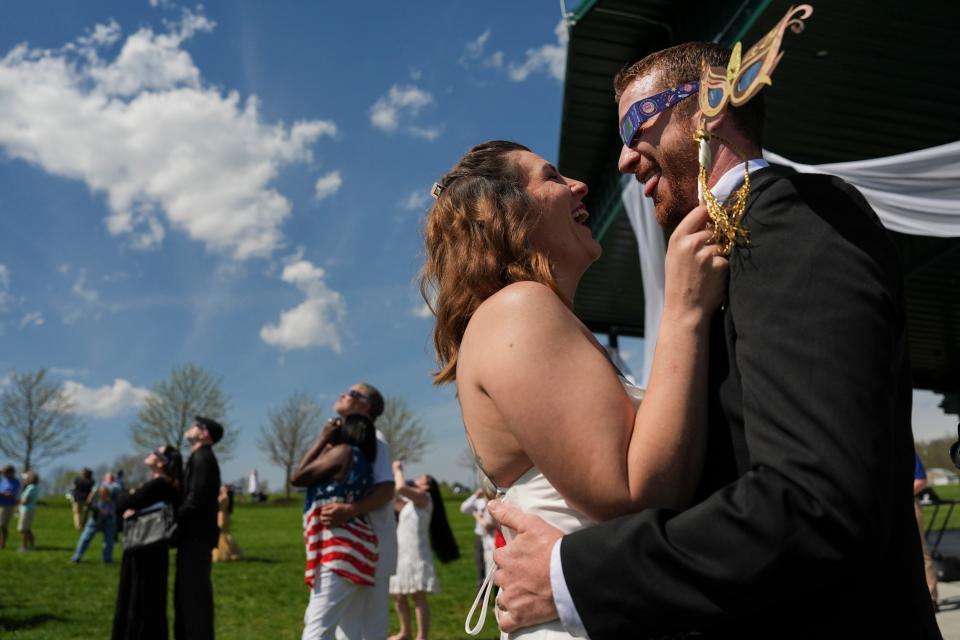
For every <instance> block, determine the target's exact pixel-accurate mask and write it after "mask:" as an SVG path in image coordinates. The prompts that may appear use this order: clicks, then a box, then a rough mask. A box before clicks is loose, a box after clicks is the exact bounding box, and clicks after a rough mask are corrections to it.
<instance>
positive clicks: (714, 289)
mask: <svg viewBox="0 0 960 640" xmlns="http://www.w3.org/2000/svg"><path fill="white" fill-rule="evenodd" d="M709 220H710V218H709V216H708V214H707V208H706V207H704V206H703V205H701V206H698V207H697V208H695V209H693V210H692V211H691V212H690V213H688V214H687V215H686V217H684V219H683V220H681V221H680V224H678V225H677V228H676V229H674V231H673V234H672V235H671V236H670V243H669V245H668V247H667V257H666V263H665V268H664V275H665V283H664V315H667V313H668V312H670V313H672V314H678V315H679V316H681V317H691V318H694V319H695V320H696V321H700V320H702V319H704V318H709V317H710V315H711V314H712V313H713V311H714V310H715V309H716V308H717V307H718V306H720V302H721V301H723V296H724V292H725V291H726V283H727V265H728V261H727V259H726V258H724V257H723V256H721V255H718V254H717V245H715V244H707V243H708V242H709V240H710V236H711V231H710V230H709V229H707V223H708V222H709Z"/></svg>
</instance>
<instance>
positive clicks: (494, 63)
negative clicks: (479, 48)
mask: <svg viewBox="0 0 960 640" xmlns="http://www.w3.org/2000/svg"><path fill="white" fill-rule="evenodd" d="M483 66H485V67H493V68H494V69H502V68H503V51H497V52H495V53H493V54H492V55H491V56H490V57H489V58H487V59H486V60H484V61H483Z"/></svg>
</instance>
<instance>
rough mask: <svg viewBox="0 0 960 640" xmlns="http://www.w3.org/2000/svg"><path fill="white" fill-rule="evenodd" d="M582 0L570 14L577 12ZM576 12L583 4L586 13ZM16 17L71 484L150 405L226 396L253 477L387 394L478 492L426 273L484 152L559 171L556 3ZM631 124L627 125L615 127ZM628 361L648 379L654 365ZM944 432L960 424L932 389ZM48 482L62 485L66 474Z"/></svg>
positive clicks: (7, 264) (88, 5) (11, 119)
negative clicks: (430, 232)
mask: <svg viewBox="0 0 960 640" xmlns="http://www.w3.org/2000/svg"><path fill="white" fill-rule="evenodd" d="M574 4H575V3H570V5H574ZM568 8H570V7H568ZM4 12H5V19H4V20H3V22H2V24H0V193H2V194H3V195H2V198H0V382H2V377H3V376H4V375H5V374H6V373H8V372H9V371H11V370H14V369H15V370H19V371H25V370H31V369H37V368H40V367H46V368H48V369H50V370H51V371H52V373H53V375H54V377H55V378H56V379H57V380H58V381H61V382H62V383H63V384H64V385H66V388H67V389H68V390H69V392H70V393H71V394H72V395H73V396H74V400H75V402H76V406H77V411H78V413H79V414H80V415H81V417H82V418H83V420H84V421H85V423H86V425H87V439H86V443H85V444H84V446H83V447H82V448H80V449H79V450H77V451H76V452H74V453H72V454H70V455H67V456H64V457H63V458H61V459H60V460H58V461H56V462H55V463H51V464H48V465H47V467H48V468H50V467H53V466H56V465H66V466H80V465H91V466H92V465H95V464H97V463H100V462H106V461H109V460H111V459H113V458H114V457H116V456H117V455H120V454H123V453H127V452H129V451H131V450H132V446H131V444H130V440H129V435H128V425H129V423H130V421H131V420H132V418H133V416H134V415H135V412H136V407H137V406H138V405H139V403H140V402H142V400H143V397H144V396H145V394H146V393H147V390H148V389H149V388H150V387H151V386H153V385H154V384H155V383H156V382H158V381H160V380H162V379H164V378H166V377H167V376H168V375H169V373H170V371H171V369H172V368H173V367H175V366H177V365H180V364H183V363H186V362H192V363H195V364H197V365H199V366H201V367H204V368H205V369H207V370H208V371H211V372H213V373H215V374H217V375H220V376H222V378H223V388H224V390H225V391H226V393H227V394H228V395H229V396H230V398H231V410H230V413H229V418H230V422H231V424H232V425H233V426H234V427H235V428H237V429H239V430H240V439H239V443H238V444H239V446H238V451H237V453H236V455H235V457H234V458H233V459H232V460H229V461H226V462H225V463H224V476H225V477H226V478H228V479H234V478H237V477H239V476H241V475H243V474H244V473H246V472H247V471H248V470H249V469H250V468H253V467H256V468H258V469H259V470H260V472H261V476H262V477H266V478H267V479H268V480H269V481H270V483H271V485H272V486H273V487H275V488H278V487H279V486H280V484H281V480H280V479H281V473H280V470H279V469H277V468H275V467H272V466H271V465H270V463H269V462H268V461H267V459H266V457H265V456H264V455H263V454H262V452H261V451H259V450H258V447H257V445H256V440H257V435H258V432H259V429H260V427H261V425H263V424H264V423H265V422H266V416H267V413H268V412H269V411H270V410H271V409H274V408H276V407H277V406H278V405H279V403H281V402H282V401H283V400H284V399H285V398H286V397H287V396H288V395H289V394H290V393H292V392H294V391H298V390H303V391H306V392H308V393H311V394H313V395H314V396H315V397H316V398H317V399H318V401H319V402H320V403H321V404H322V405H323V406H325V407H328V406H330V404H331V403H332V401H333V399H334V397H335V395H336V393H337V392H339V391H340V390H342V389H344V388H346V387H347V386H348V385H349V384H351V383H353V382H356V381H358V380H368V381H370V382H372V383H374V384H376V385H378V386H379V387H380V388H381V389H382V390H383V391H384V392H385V393H386V394H387V395H391V396H399V397H402V398H404V399H405V400H406V401H407V403H408V404H409V406H410V407H411V408H412V409H413V410H414V411H415V412H416V413H417V414H418V415H419V417H420V418H421V420H422V421H423V423H424V425H425V426H426V427H427V428H428V430H429V431H430V432H431V435H432V441H433V446H432V448H431V450H430V452H429V454H428V457H427V460H426V461H425V462H424V463H422V464H419V465H414V466H413V467H412V469H411V472H413V473H419V472H430V473H433V474H434V475H437V476H438V477H440V478H444V479H449V480H455V479H461V480H463V479H466V478H467V477H468V472H467V471H466V470H465V469H464V468H462V467H461V466H460V465H459V463H458V462H457V457H458V456H459V454H460V452H461V451H462V450H463V448H464V439H463V428H462V423H461V421H460V416H459V411H458V409H457V406H456V402H455V400H454V398H453V388H452V387H445V388H440V389H437V388H435V387H433V386H432V385H431V380H430V376H429V371H431V370H432V367H433V366H434V361H433V356H432V348H431V346H430V331H431V321H430V320H429V319H428V318H426V317H425V316H424V313H423V304H422V301H420V299H419V296H418V293H417V290H416V285H415V278H416V273H417V270H418V268H419V266H420V263H421V260H422V248H421V246H422V245H421V237H420V223H421V220H422V217H423V214H424V212H425V210H426V208H427V206H428V205H429V202H430V200H429V195H428V191H429V188H430V185H431V184H432V183H433V181H434V180H436V179H437V177H438V176H439V175H441V174H442V173H443V172H444V171H445V170H446V169H447V168H449V167H450V166H451V165H452V164H453V162H454V161H455V160H456V159H457V158H458V157H459V156H460V155H461V154H462V153H463V151H465V150H466V149H467V148H468V147H469V146H471V145H472V144H475V143H477V142H480V141H482V140H486V139H490V138H507V139H516V140H518V141H521V142H523V143H525V144H527V145H528V146H530V147H531V148H533V149H534V150H536V151H538V152H540V153H541V154H542V155H543V156H544V157H546V158H547V159H548V160H551V161H554V160H555V158H556V152H557V145H558V140H559V123H560V110H561V99H562V91H563V86H562V75H563V68H564V66H563V65H564V60H565V46H564V44H565V41H564V37H563V33H562V29H558V25H559V22H560V12H559V6H558V5H557V3H555V2H549V1H546V0H543V1H541V2H488V3H463V2H433V1H430V2H427V1H424V2H408V3H376V4H373V5H371V4H369V3H367V4H363V3H360V4H357V3H347V2H338V3H334V2H320V1H319V0H318V1H314V2H290V3H282V4H277V3H263V2H206V3H205V4H204V5H203V6H202V7H200V6H195V5H185V4H176V3H174V2H167V1H160V0H153V1H150V2H148V1H147V0H143V1H141V2H136V1H132V0H131V1H124V2H120V1H113V2H108V1H101V2H83V3H81V2H76V3H64V2H50V1H46V0H26V1H20V0H10V1H8V2H5V3H4ZM613 126H614V123H611V127H613ZM626 351H627V353H626V354H625V356H626V359H627V361H628V363H629V364H631V365H632V366H634V368H639V364H640V363H639V362H638V357H639V355H640V353H642V348H641V347H640V346H639V345H638V343H637V342H630V343H628V345H627V347H626ZM915 399H916V404H917V405H918V408H917V410H916V411H915V414H916V418H915V422H916V426H915V431H916V432H917V434H918V436H920V437H935V436H940V435H944V434H946V433H948V432H949V431H950V430H951V429H952V426H953V424H954V423H953V421H952V420H951V419H949V418H947V417H946V416H942V414H941V413H940V412H939V410H938V409H937V408H936V402H937V399H936V398H934V397H933V396H932V395H931V394H920V395H917V396H916V398H915ZM41 471H42V469H41Z"/></svg>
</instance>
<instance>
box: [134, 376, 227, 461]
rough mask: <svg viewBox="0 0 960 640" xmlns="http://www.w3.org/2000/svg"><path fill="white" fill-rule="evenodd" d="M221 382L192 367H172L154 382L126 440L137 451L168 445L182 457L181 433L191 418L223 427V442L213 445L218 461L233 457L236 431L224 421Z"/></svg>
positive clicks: (185, 446)
mask: <svg viewBox="0 0 960 640" xmlns="http://www.w3.org/2000/svg"><path fill="white" fill-rule="evenodd" d="M220 383H221V379H220V378H218V377H215V376H213V375H212V374H210V373H208V372H207V371H205V370H203V369H201V368H200V367H198V366H196V365H193V364H185V365H182V366H180V367H177V368H175V369H174V370H173V371H172V372H171V373H170V377H169V378H168V379H167V380H164V381H162V382H158V383H157V384H156V385H154V387H153V389H151V393H150V395H149V396H148V397H147V400H146V402H144V404H143V407H141V408H140V412H139V413H138V414H137V419H136V420H135V421H134V422H133V424H131V425H130V440H131V441H132V442H133V446H134V447H135V448H136V449H137V450H138V451H149V450H151V449H155V448H157V447H159V446H162V445H165V444H170V445H173V446H175V447H177V448H178V449H180V451H181V452H182V453H184V454H185V455H186V454H188V453H189V451H188V449H189V443H188V442H187V441H186V438H184V433H186V431H187V429H189V428H190V425H191V424H193V418H194V416H204V417H206V418H212V419H214V420H216V421H217V422H219V423H220V424H222V425H223V430H224V434H223V439H222V440H221V441H220V442H218V443H217V446H216V452H217V457H218V458H220V459H221V460H223V459H227V458H229V457H230V456H231V455H232V454H233V447H234V445H235V443H236V440H237V431H236V429H231V428H230V426H229V425H228V424H227V423H226V422H225V416H226V413H227V404H228V402H229V400H228V398H227V397H226V396H225V395H224V393H223V391H222V390H221V389H220Z"/></svg>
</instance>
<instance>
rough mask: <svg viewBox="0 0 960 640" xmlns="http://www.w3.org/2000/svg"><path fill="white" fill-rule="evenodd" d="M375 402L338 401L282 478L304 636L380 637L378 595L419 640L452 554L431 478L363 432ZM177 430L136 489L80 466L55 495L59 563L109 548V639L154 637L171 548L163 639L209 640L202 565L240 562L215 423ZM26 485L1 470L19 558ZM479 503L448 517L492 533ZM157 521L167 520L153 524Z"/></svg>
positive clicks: (486, 553)
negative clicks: (414, 472)
mask: <svg viewBox="0 0 960 640" xmlns="http://www.w3.org/2000/svg"><path fill="white" fill-rule="evenodd" d="M383 407H384V401H383V397H382V395H381V394H380V392H379V391H378V390H377V389H376V388H374V387H373V386H371V385H369V384H366V383H361V384H356V385H353V386H352V387H351V388H350V389H348V390H347V391H345V392H344V393H342V394H340V395H339V397H338V398H337V400H336V402H335V404H334V407H333V408H334V410H335V412H336V414H337V417H336V418H334V419H331V420H330V421H328V422H327V423H326V424H325V425H324V427H323V429H322V431H321V433H320V435H319V437H318V438H317V440H316V441H315V442H314V443H313V444H312V446H311V447H310V448H309V450H308V451H307V453H306V454H305V455H304V457H303V459H302V460H301V461H300V464H299V465H297V467H296V469H295V470H294V472H293V474H292V476H291V483H292V484H293V485H294V486H298V487H302V488H304V490H305V507H304V515H303V528H304V529H303V533H304V541H305V551H306V569H305V573H304V582H305V583H306V584H307V586H308V587H309V589H310V596H309V598H308V603H307V607H306V612H305V614H304V620H303V632H302V637H303V638H304V639H305V640H308V639H309V640H315V639H328V638H329V639H332V638H341V640H374V639H376V640H383V639H384V638H387V637H388V635H387V634H388V633H389V610H390V602H391V599H392V601H393V606H394V607H395V609H396V612H397V616H398V619H399V622H400V629H399V632H398V633H397V634H395V635H393V636H389V638H390V640H410V639H411V638H413V637H416V638H418V640H426V639H427V638H428V637H429V629H430V609H429V605H428V602H427V594H429V593H433V592H436V591H437V590H439V588H440V583H439V580H438V578H437V572H436V570H435V567H434V556H436V558H437V559H438V560H440V561H441V562H444V563H446V562H450V561H452V560H454V559H456V558H458V557H459V556H460V550H459V548H458V547H457V543H456V540H455V539H454V535H453V532H452V530H451V528H450V524H449V522H448V520H447V514H446V511H445V509H444V503H443V500H442V498H441V495H440V487H439V484H438V482H437V480H436V479H435V478H433V477H432V476H429V475H422V476H419V477H417V478H414V479H412V480H408V479H407V478H406V477H405V475H404V466H403V462H402V461H400V460H394V459H393V456H392V453H391V451H390V447H389V445H388V444H387V441H386V439H385V437H384V436H383V434H382V433H381V432H380V431H379V430H377V428H376V427H375V421H376V419H377V418H378V417H379V416H380V414H381V413H382V412H383ZM184 435H185V438H186V440H187V441H188V442H189V443H190V448H191V453H190V456H189V458H188V459H187V460H186V462H184V460H183V457H182V456H181V453H180V451H179V449H178V448H177V447H175V446H173V445H165V446H162V447H159V448H157V449H156V450H154V451H151V452H150V453H149V454H148V455H147V456H146V457H145V458H144V460H143V463H144V465H146V467H147V468H148V470H149V479H148V480H147V481H146V482H144V483H143V484H141V485H140V486H138V487H135V488H130V489H128V488H127V487H125V486H124V481H123V472H122V471H112V472H106V473H104V474H103V475H102V476H101V477H99V478H97V477H95V474H94V472H93V471H92V470H91V469H89V468H83V469H81V470H80V473H79V474H78V476H77V477H76V478H75V479H74V480H73V482H72V485H71V487H70V489H69V491H68V494H67V497H68V498H69V500H70V503H71V512H72V521H73V526H74V527H75V528H76V529H77V530H78V531H79V532H80V534H79V538H78V540H77V543H76V547H75V549H74V552H73V554H72V555H71V556H70V562H71V563H74V564H78V563H80V562H82V560H83V557H84V554H85V553H86V551H87V550H88V548H89V547H90V545H91V544H92V543H93V542H94V540H95V538H96V537H97V536H98V535H99V536H100V537H101V538H102V547H101V561H102V562H103V563H104V564H110V563H112V562H113V556H114V548H115V546H116V544H117V543H118V542H119V541H121V540H122V549H123V552H122V556H121V566H120V572H119V573H120V576H119V588H118V590H117V600H116V607H115V612H114V619H113V625H112V635H111V637H112V638H113V640H121V639H122V640H132V639H134V638H136V639H153V638H156V639H166V638H168V636H169V626H168V621H167V593H168V577H169V564H170V556H169V551H170V548H171V547H176V549H177V554H176V572H175V579H174V585H173V598H174V622H173V631H174V637H175V638H177V639H178V640H186V639H189V640H194V639H207V638H213V637H214V618H213V611H214V607H213V588H212V583H211V579H210V574H211V563H212V562H218V561H230V560H239V559H241V558H242V557H243V553H242V551H241V550H240V547H239V546H238V544H237V542H236V541H235V540H234V538H233V535H232V531H231V528H232V527H231V524H232V523H231V520H232V513H233V508H234V501H235V491H234V488H233V486H232V485H228V484H222V483H221V477H220V468H219V464H218V462H217V458H216V455H215V454H214V452H213V447H214V446H215V445H216V443H217V442H219V441H220V439H221V438H222V437H223V426H222V425H221V424H220V423H219V422H217V421H216V420H212V419H209V418H205V417H202V416H198V417H196V418H195V420H194V422H193V424H192V426H191V427H190V428H189V429H188V430H187V431H186V433H185V434H184ZM37 481H38V478H37V475H36V473H34V472H32V471H31V472H28V473H25V474H23V476H22V480H21V479H18V477H17V475H16V473H15V469H14V468H13V467H12V466H10V465H8V466H7V467H5V468H4V469H3V475H2V478H0V547H3V546H4V545H5V544H6V542H7V535H8V534H7V530H8V525H9V523H10V521H11V519H12V515H13V513H14V511H16V510H19V513H20V516H19V526H18V530H19V531H20V533H21V539H22V546H21V549H22V550H30V549H33V548H34V545H35V542H34V539H33V534H32V530H31V527H32V519H33V516H32V514H33V512H34V510H35V509H36V501H37ZM247 484H248V489H249V491H248V493H249V495H250V500H251V501H254V502H260V501H263V500H265V499H266V495H265V494H264V493H263V492H262V487H261V486H260V483H259V478H258V476H257V472H256V470H252V471H251V472H250V473H249V475H248V483H247ZM484 501H485V499H484V498H482V497H481V496H480V495H479V494H475V495H474V496H471V498H470V499H468V501H467V503H464V506H463V508H462V510H463V511H464V512H468V511H470V512H471V513H473V514H474V517H475V518H477V523H478V533H479V531H480V523H484V524H483V531H484V532H487V531H491V532H492V531H493V525H492V520H490V519H489V516H488V515H486V514H485V510H484V508H483V505H484ZM468 503H469V504H468ZM166 512H169V513H170V514H172V515H170V516H169V520H170V522H166V521H165V520H163V518H164V517H166V516H164V515H163V514H164V513H166ZM147 514H150V516H149V519H150V524H146V523H147V519H148V515H147ZM173 522H175V525H176V526H175V529H171V525H172V523H173ZM157 523H159V524H157ZM151 528H152V529H151ZM490 540H492V538H491V539H490ZM492 549H493V546H492V542H490V541H488V540H486V538H485V539H484V542H483V549H482V551H480V552H479V553H480V555H479V556H478V557H481V558H482V567H481V566H480V564H478V571H479V573H478V581H482V579H483V576H484V575H485V573H486V572H487V571H488V570H489V568H490V562H491V560H490V558H491V554H492ZM481 569H482V570H481ZM411 601H412V606H411ZM411 611H412V612H413V615H411ZM414 619H415V622H416V634H414V626H413V622H414Z"/></svg>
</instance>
